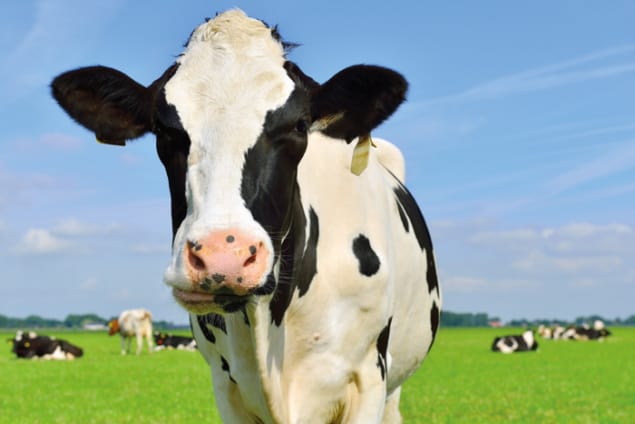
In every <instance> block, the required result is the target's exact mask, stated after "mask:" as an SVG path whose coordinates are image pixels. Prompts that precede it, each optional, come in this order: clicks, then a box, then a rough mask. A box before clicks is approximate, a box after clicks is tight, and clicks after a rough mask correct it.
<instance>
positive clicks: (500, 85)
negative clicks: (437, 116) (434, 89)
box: [420, 45, 635, 106]
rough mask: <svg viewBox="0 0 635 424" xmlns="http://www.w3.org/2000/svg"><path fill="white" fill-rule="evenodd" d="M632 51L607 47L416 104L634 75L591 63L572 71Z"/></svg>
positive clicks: (623, 67) (622, 67)
mask: <svg viewBox="0 0 635 424" xmlns="http://www.w3.org/2000/svg"><path fill="white" fill-rule="evenodd" d="M634 50H635V45H626V46H621V47H616V48H610V49H606V50H602V51H598V52H594V53H590V54H588V55H585V56H581V57H578V58H574V59H570V60H567V61H563V62H559V63H555V64H552V65H547V66H543V67H539V68H535V69H530V70H527V71H522V72H518V73H515V74H511V75H506V76H502V77H499V78H496V79H493V80H491V81H486V82H484V83H481V84H478V85H476V86H474V87H472V88H469V89H467V90H465V91H463V92H460V93H456V94H452V95H448V96H444V97H440V98H436V99H432V100H428V101H425V102H423V103H420V105H423V106H430V105H437V104H440V103H452V102H464V101H471V100H483V99H494V98H500V97H505V96H508V95H511V94H518V93H526V92H533V91H537V90H545V89H548V88H554V87H559V86H562V85H568V84H575V83H581V82H585V81H592V80H597V79H604V78H610V77H615V76H619V75H622V74H626V73H632V72H635V63H632V62H626V63H621V64H617V65H615V64H600V65H597V64H595V67H593V68H590V69H589V68H586V69H572V68H576V67H580V66H582V65H588V64H592V63H594V62H597V61H599V60H603V59H609V58H616V57H620V56H625V55H626V54H628V53H631V52H633V51H634Z"/></svg>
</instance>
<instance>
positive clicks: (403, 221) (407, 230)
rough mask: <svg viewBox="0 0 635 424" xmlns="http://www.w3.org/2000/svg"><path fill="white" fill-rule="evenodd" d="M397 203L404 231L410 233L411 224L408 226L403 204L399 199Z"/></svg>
mask: <svg viewBox="0 0 635 424" xmlns="http://www.w3.org/2000/svg"><path fill="white" fill-rule="evenodd" d="M395 202H396V203H397V211H399V218H401V223H402V224H403V229H404V230H405V231H406V232H407V233H408V232H410V224H408V217H407V216H406V213H405V212H404V210H403V207H402V206H401V203H399V199H397V200H395Z"/></svg>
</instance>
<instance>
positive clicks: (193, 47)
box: [159, 11, 310, 313]
mask: <svg viewBox="0 0 635 424" xmlns="http://www.w3.org/2000/svg"><path fill="white" fill-rule="evenodd" d="M284 63H285V57H284V49H283V47H282V45H281V43H280V42H279V41H278V40H276V38H275V37H274V36H272V31H271V29H270V28H268V27H266V26H265V25H264V24H263V23H262V22H260V21H257V20H254V19H250V18H247V17H246V16H244V15H243V14H242V13H241V12H238V11H231V12H228V13H225V14H223V15H221V16H219V17H217V18H216V19H213V20H211V21H209V22H207V23H205V24H203V25H201V26H200V27H199V28H197V29H196V30H195V31H194V32H193V34H192V36H191V37H190V41H189V42H188V44H187V48H186V50H185V52H184V54H183V55H182V56H181V57H179V59H178V60H177V65H176V71H175V72H174V75H173V76H172V77H171V78H170V79H169V80H168V81H167V82H166V84H165V86H164V89H163V90H162V91H161V94H160V95H161V96H164V99H159V102H161V103H162V102H165V105H166V106H167V107H166V108H164V109H163V111H162V112H161V114H159V119H160V121H161V122H159V125H165V126H167V127H169V126H170V125H172V126H176V128H173V130H176V131H177V132H180V133H181V138H180V140H179V142H180V143H187V144H189V152H188V156H187V173H186V179H185V202H186V204H187V207H186V214H185V217H184V219H183V221H182V222H181V223H180V225H179V227H178V231H177V233H176V235H175V239H174V244H173V257H172V261H171V264H170V266H169V267H168V269H167V271H166V273H165V281H166V282H167V284H169V285H170V286H172V287H173V293H174V296H175V298H176V299H177V301H178V302H179V303H180V304H181V305H183V306H184V307H185V308H186V309H188V310H190V311H193V312H197V313H203V312H209V310H210V309H212V310H213V309H217V308H218V307H221V308H224V309H226V310H227V309H235V308H236V306H237V305H240V304H242V303H244V302H245V300H246V296H249V295H252V294H253V293H255V292H258V293H262V292H263V291H271V289H272V288H273V287H272V285H271V283H270V284H269V285H267V281H268V279H269V281H272V279H273V276H271V273H272V272H273V268H274V265H275V262H276V260H275V259H276V250H277V249H276V245H277V244H279V239H280V234H281V233H283V232H284V228H283V226H284V223H285V222H286V221H287V219H286V218H287V215H288V211H289V205H290V204H291V199H292V196H293V191H294V190H293V189H294V184H295V172H296V169H297V166H298V162H299V161H300V159H301V157H302V155H303V153H304V151H305V149H306V142H307V129H308V124H309V120H310V110H309V99H308V92H307V91H306V90H305V89H303V88H302V87H296V85H295V83H294V81H293V80H292V79H291V78H290V77H289V75H288V74H287V71H286V70H285V68H284ZM170 123H172V124H170ZM175 123H176V124H175ZM168 130H169V128H168ZM186 140H187V141H186ZM164 142H165V140H163V139H162V138H161V137H160V138H159V144H160V145H161V144H162V143H164ZM169 142H174V140H169ZM265 287H267V288H266V289H265Z"/></svg>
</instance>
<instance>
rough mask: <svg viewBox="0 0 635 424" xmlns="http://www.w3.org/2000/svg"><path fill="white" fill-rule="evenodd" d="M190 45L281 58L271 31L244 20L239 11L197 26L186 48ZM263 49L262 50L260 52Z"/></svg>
mask: <svg viewBox="0 0 635 424" xmlns="http://www.w3.org/2000/svg"><path fill="white" fill-rule="evenodd" d="M193 43H211V44H213V45H214V47H215V48H220V49H222V48H224V47H227V48H228V49H230V50H231V51H235V52H240V54H249V52H250V51H251V52H253V53H255V54H257V55H262V54H263V52H264V51H266V53H267V54H274V55H281V56H284V48H283V46H282V43H281V42H280V41H279V40H276V39H275V38H274V37H273V36H272V32H271V28H269V27H268V26H267V25H265V24H264V23H263V22H262V21H260V20H257V19H253V18H250V17H248V16H247V15H246V14H245V12H243V11H242V10H240V9H231V10H228V11H226V12H223V13H220V14H218V15H217V16H216V17H215V18H213V19H210V20H209V21H207V22H205V23H204V24H201V25H200V26H199V27H198V28H196V29H195V30H194V32H193V33H192V35H191V37H190V40H189V42H188V47H189V46H190V45H192V44H193ZM263 49H265V50H264V51H263Z"/></svg>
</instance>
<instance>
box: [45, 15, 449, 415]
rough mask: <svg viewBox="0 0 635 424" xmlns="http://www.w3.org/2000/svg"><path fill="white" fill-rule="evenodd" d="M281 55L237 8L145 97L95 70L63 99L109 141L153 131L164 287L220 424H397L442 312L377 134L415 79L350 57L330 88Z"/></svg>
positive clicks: (399, 176)
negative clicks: (167, 221) (166, 256)
mask: <svg viewBox="0 0 635 424" xmlns="http://www.w3.org/2000/svg"><path fill="white" fill-rule="evenodd" d="M286 46H287V45H286V44H285V43H283V42H282V41H281V39H280V36H279V34H278V32H277V30H276V28H271V27H268V26H267V25H265V24H264V23H263V22H262V21H259V20H256V19H251V18H248V17H247V16H245V14H244V13H242V12H241V11H239V10H232V11H229V12H225V13H222V14H219V15H217V16H216V17H215V18H214V19H211V20H208V21H207V22H205V23H204V24H202V25H201V26H199V27H198V28H196V29H195V30H194V31H193V33H192V34H191V36H190V38H189V40H188V42H187V44H186V47H185V51H184V53H183V54H181V55H180V56H179V57H178V58H177V60H176V63H174V64H173V65H172V66H170V67H169V68H168V69H167V70H166V71H165V72H164V73H163V74H162V75H161V76H160V77H159V78H158V79H157V80H156V81H155V82H153V83H152V84H150V85H149V86H147V87H145V86H143V85H141V84H138V83H137V82H135V81H133V80H132V79H130V78H129V77H128V76H127V75H125V74H123V73H121V72H119V71H117V70H114V69H111V68H106V67H101V66H96V67H89V68H82V69H77V70H74V71H70V72H67V73H64V74H62V75H60V76H59V77H57V78H56V79H55V80H54V81H53V83H52V91H53V96H54V97H55V99H56V100H57V101H58V103H59V104H60V105H61V107H62V108H64V109H65V110H66V112H68V114H69V115H70V116H72V117H73V118H74V119H75V120H76V121H78V122H79V123H80V124H82V125H84V126H85V127H87V128H88V129H90V130H91V131H93V132H94V133H95V134H96V136H97V138H98V139H99V140H100V141H102V142H104V143H108V144H114V145H125V142H126V140H130V139H134V138H137V137H140V136H142V135H143V134H146V133H147V132H152V133H154V134H155V135H156V141H157V151H158V154H159V158H160V159H161V161H162V163H163V165H164V167H165V170H166V172H167V176H168V181H169V187H170V194H171V201H172V228H173V236H174V242H173V249H172V251H173V256H172V261H171V263H170V265H169V267H168V269H167V271H166V273H165V282H166V283H167V284H168V285H169V286H170V287H172V288H173V295H174V298H175V299H176V300H177V302H178V303H179V304H181V305H182V306H183V307H184V308H185V309H186V310H188V311H189V312H190V321H191V325H192V329H193V334H194V336H195V338H196V341H197V344H198V348H199V351H200V352H201V353H202V354H203V356H204V357H205V359H206V360H207V361H208V363H209V365H210V367H211V369H212V375H213V384H214V391H215V396H216V403H217V405H218V409H219V411H220V415H221V417H222V419H223V422H228V423H249V422H251V423H253V422H259V423H299V422H316V423H331V422H348V423H377V422H391V423H392V422H401V416H400V413H399V398H400V393H401V385H402V384H403V383H404V381H406V379H407V378H408V377H409V376H411V375H412V374H413V373H414V372H415V371H416V369H417V368H418V367H419V365H420V364H421V362H422V361H423V360H424V358H425V357H426V355H427V353H428V351H429V349H430V347H431V346H432V342H433V340H434V338H435V334H436V331H437V327H438V325H439V313H440V308H441V299H440V290H439V285H438V282H437V273H436V268H435V260H434V254H433V250H432V243H431V240H430V235H429V233H428V229H427V226H426V224H425V221H424V219H423V217H422V215H421V212H420V211H419V208H418V207H417V204H416V202H415V199H414V198H413V197H412V195H411V194H410V193H409V192H408V190H407V189H406V188H405V186H404V175H405V171H404V169H405V167H404V160H403V157H402V155H401V153H400V152H399V150H398V149H397V148H396V147H394V146H393V145H391V144H390V143H388V142H385V141H381V140H377V139H375V140H374V143H373V142H372V141H371V138H370V132H371V130H373V129H374V128H375V127H376V126H377V125H379V124H380V123H381V122H382V121H384V120H385V119H386V118H388V117H389V116H390V115H391V114H392V113H393V112H394V111H395V110H396V109H397V107H398V106H399V105H400V104H401V102H402V101H403V100H404V98H405V92H406V89H407V82H406V81H405V79H404V78H403V77H402V76H401V75H400V74H398V73H397V72H395V71H392V70H390V69H387V68H382V67H378V66H368V65H357V66H352V67H349V68H346V69H344V70H342V71H340V72H339V73H337V74H336V75H335V76H333V77H332V78H331V79H329V80H328V81H327V82H326V83H324V84H319V83H318V82H316V81H314V80H313V79H312V78H310V77H308V76H307V75H305V74H304V73H303V72H302V71H301V70H300V68H299V67H298V66H297V65H296V64H295V63H293V62H291V61H289V60H288V59H287V57H286V51H285V50H286ZM373 146H375V147H373ZM148 290H152V289H151V288H148Z"/></svg>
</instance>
